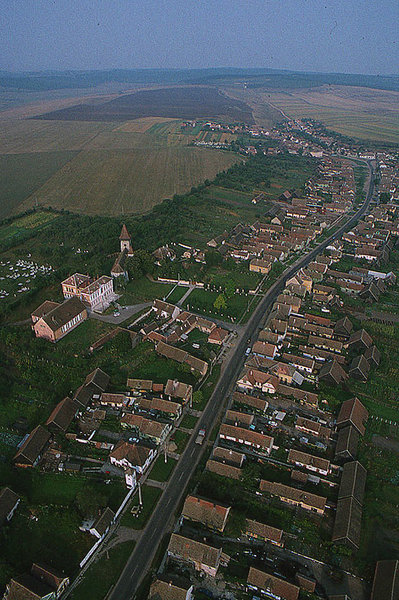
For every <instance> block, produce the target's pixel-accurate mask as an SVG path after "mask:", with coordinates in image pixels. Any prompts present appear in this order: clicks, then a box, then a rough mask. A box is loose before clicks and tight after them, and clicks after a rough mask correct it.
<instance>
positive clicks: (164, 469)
mask: <svg viewBox="0 0 399 600" xmlns="http://www.w3.org/2000/svg"><path fill="white" fill-rule="evenodd" d="M175 465H176V460H175V459H174V458H170V456H168V457H167V462H166V463H165V459H164V457H163V456H162V455H161V456H158V458H157V460H156V461H155V464H154V466H153V467H152V469H151V473H150V475H149V479H154V480H155V481H167V480H168V479H169V477H170V475H171V473H172V471H173V469H174V468H175Z"/></svg>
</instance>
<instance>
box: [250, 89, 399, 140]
mask: <svg viewBox="0 0 399 600" xmlns="http://www.w3.org/2000/svg"><path fill="white" fill-rule="evenodd" d="M260 97H261V99H262V101H263V102H266V103H270V105H272V106H273V107H276V108H278V109H280V110H281V111H283V113H285V114H286V115H287V116H288V117H292V118H301V117H304V118H312V119H316V120H318V121H322V122H323V123H324V124H325V125H326V126H327V127H328V128H330V129H332V130H334V131H337V132H338V133H341V134H343V135H347V136H349V137H354V138H359V139H367V140H372V141H382V142H390V143H399V93H398V92H391V91H384V90H372V89H368V88H355V87H349V86H345V87H342V86H328V88H327V87H321V88H316V89H310V90H293V91H290V92H280V91H279V92H276V91H271V90H270V91H269V90H268V91H267V92H266V91H264V92H263V93H261V94H260ZM255 117H256V113H255Z"/></svg>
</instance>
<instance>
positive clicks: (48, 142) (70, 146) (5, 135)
mask: <svg viewBox="0 0 399 600" xmlns="http://www.w3.org/2000/svg"><path fill="white" fill-rule="evenodd" d="M114 127H115V124H114V123H66V122H63V121H39V120H35V119H28V120H22V119H21V120H16V119H12V120H9V121H2V122H1V127H0V154H19V153H23V152H25V153H27V152H53V151H59V150H82V148H84V146H85V144H87V143H88V142H89V141H90V140H93V138H94V137H95V136H96V135H98V134H99V133H101V132H103V131H107V130H110V129H113V128H114Z"/></svg>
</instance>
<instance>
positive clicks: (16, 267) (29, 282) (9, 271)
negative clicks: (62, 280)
mask: <svg viewBox="0 0 399 600" xmlns="http://www.w3.org/2000/svg"><path fill="white" fill-rule="evenodd" d="M53 272H54V269H53V267H51V266H50V265H39V264H38V263H36V262H34V261H33V260H29V258H28V259H27V260H23V259H19V260H17V261H12V260H4V259H3V260H1V261H0V299H5V298H7V297H8V296H10V297H16V296H17V295H18V294H22V293H24V292H28V291H29V290H30V289H31V288H32V287H35V280H36V279H37V278H38V277H48V276H49V275H51V274H52V273H53Z"/></svg>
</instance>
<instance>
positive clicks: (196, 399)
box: [193, 390, 204, 408]
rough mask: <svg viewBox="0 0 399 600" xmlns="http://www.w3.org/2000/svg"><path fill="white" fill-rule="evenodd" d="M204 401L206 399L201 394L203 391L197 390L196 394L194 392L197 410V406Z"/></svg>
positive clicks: (194, 403)
mask: <svg viewBox="0 0 399 600" xmlns="http://www.w3.org/2000/svg"><path fill="white" fill-rule="evenodd" d="M203 399H204V394H203V393H202V392H201V390H197V391H196V392H194V394H193V405H194V408H195V406H199V405H201V403H202V400H203Z"/></svg>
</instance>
